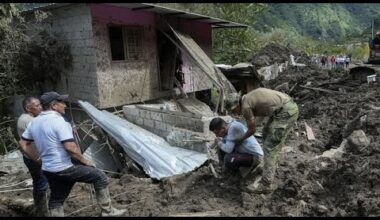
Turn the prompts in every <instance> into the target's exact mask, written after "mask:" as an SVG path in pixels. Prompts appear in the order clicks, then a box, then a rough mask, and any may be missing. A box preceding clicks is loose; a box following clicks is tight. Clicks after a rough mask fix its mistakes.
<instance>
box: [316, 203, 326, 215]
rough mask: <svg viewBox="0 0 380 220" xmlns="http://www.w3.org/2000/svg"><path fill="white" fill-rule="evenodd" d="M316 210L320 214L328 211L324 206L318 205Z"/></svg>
mask: <svg viewBox="0 0 380 220" xmlns="http://www.w3.org/2000/svg"><path fill="white" fill-rule="evenodd" d="M317 210H318V212H320V213H326V212H328V211H329V209H328V208H327V207H326V206H324V205H318V206H317Z"/></svg>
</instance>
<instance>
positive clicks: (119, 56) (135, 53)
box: [108, 25, 144, 61]
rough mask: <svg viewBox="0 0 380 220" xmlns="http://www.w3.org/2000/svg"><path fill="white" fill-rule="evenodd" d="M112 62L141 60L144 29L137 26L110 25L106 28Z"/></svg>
mask: <svg viewBox="0 0 380 220" xmlns="http://www.w3.org/2000/svg"><path fill="white" fill-rule="evenodd" d="M108 32H109V38H110V45H111V58H112V60H115V61H116V60H139V59H142V58H143V54H144V53H143V52H144V50H143V49H144V47H143V40H144V29H143V28H142V27H138V26H122V25H112V26H109V27H108Z"/></svg>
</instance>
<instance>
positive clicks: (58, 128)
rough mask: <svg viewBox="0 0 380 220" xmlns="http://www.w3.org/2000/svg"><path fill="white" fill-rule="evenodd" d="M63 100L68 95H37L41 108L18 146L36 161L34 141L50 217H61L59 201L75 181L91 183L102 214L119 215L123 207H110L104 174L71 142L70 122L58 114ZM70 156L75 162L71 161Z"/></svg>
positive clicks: (63, 107) (68, 191)
mask: <svg viewBox="0 0 380 220" xmlns="http://www.w3.org/2000/svg"><path fill="white" fill-rule="evenodd" d="M67 99H68V95H60V94H58V93H56V92H46V93H44V94H43V95H42V96H41V98H40V100H41V103H42V107H43V109H44V111H42V112H41V113H40V114H39V115H38V116H37V117H36V118H35V119H34V120H33V121H32V122H31V123H30V125H29V126H28V127H27V129H26V130H25V132H24V133H23V134H22V139H21V140H20V145H21V148H22V149H23V151H24V152H25V153H26V154H27V155H28V156H29V157H30V158H31V159H33V160H35V161H38V158H36V155H35V154H34V153H33V151H32V150H31V149H32V146H31V142H34V143H35V147H36V151H37V152H38V154H39V155H40V158H41V161H42V170H43V173H44V175H45V176H46V177H47V179H48V182H49V186H50V190H51V193H50V200H49V211H50V216H64V211H63V203H64V201H65V200H66V198H67V197H68V195H69V193H70V191H71V189H72V187H73V186H74V184H75V183H76V182H84V183H92V184H93V185H94V188H95V191H96V199H97V202H98V205H99V206H100V208H101V210H102V212H101V215H102V216H120V215H122V214H124V212H125V210H119V209H116V208H114V207H112V205H111V199H110V195H109V190H108V179H107V176H106V175H105V174H104V173H103V172H102V171H100V170H98V169H96V168H95V167H94V165H93V163H92V162H91V161H89V160H87V159H86V158H84V157H83V155H82V154H81V152H80V149H79V147H78V146H77V145H76V144H75V142H74V137H73V131H72V127H71V125H70V124H69V123H68V122H66V121H65V120H64V118H63V116H62V115H63V114H65V108H66V104H65V101H66V100H67ZM72 159H74V160H75V161H78V162H79V164H77V163H75V164H73V162H72Z"/></svg>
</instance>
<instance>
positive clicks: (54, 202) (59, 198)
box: [43, 164, 108, 209]
mask: <svg viewBox="0 0 380 220" xmlns="http://www.w3.org/2000/svg"><path fill="white" fill-rule="evenodd" d="M43 172H44V174H45V176H46V177H47V179H48V181H49V186H50V191H51V193H50V200H49V209H54V208H57V207H60V206H63V203H64V202H65V200H66V198H67V197H68V196H69V194H70V191H71V189H72V188H73V186H74V184H75V183H76V182H82V183H92V184H93V185H94V188H95V191H99V190H101V189H104V188H106V187H107V185H108V178H107V176H106V174H104V173H103V172H102V171H100V170H98V169H96V168H95V167H91V166H84V165H80V164H76V165H74V166H72V167H70V168H67V169H65V170H63V171H60V172H57V173H51V172H47V171H43Z"/></svg>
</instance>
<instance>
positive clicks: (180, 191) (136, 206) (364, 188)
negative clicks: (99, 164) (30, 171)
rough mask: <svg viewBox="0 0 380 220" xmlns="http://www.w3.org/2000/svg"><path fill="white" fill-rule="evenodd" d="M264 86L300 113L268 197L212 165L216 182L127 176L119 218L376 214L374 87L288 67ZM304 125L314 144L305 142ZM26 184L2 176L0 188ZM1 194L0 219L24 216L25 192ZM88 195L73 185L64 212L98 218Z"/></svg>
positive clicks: (200, 174)
mask: <svg viewBox="0 0 380 220" xmlns="http://www.w3.org/2000/svg"><path fill="white" fill-rule="evenodd" d="M285 82H287V84H284V83H285ZM265 86H266V87H268V88H276V89H278V90H280V91H284V92H286V93H288V94H290V95H291V96H292V97H293V99H294V100H295V101H296V103H297V104H298V105H299V109H300V117H299V119H298V122H297V125H296V127H295V128H294V129H293V130H292V131H291V133H290V134H289V137H288V139H287V142H286V147H285V148H284V149H283V157H282V159H281V161H280V163H279V167H278V169H277V173H276V178H275V190H274V191H273V193H271V194H268V195H254V194H251V193H246V192H243V191H242V190H241V189H240V185H241V182H242V181H241V178H240V176H239V174H230V173H221V170H220V168H219V166H218V164H217V162H212V163H213V165H214V167H215V168H216V171H217V172H218V174H219V178H215V177H214V176H213V174H212V173H211V172H210V168H209V166H208V165H207V164H206V165H204V166H202V167H200V168H199V169H197V170H196V171H194V172H192V173H189V174H187V175H185V176H182V177H178V178H177V179H175V180H173V181H162V182H158V181H153V180H151V179H150V178H146V177H143V176H141V175H138V174H135V173H126V174H123V175H122V176H121V177H120V178H111V183H110V189H111V190H110V191H111V196H112V197H113V198H114V199H113V202H114V204H115V206H118V207H121V206H123V207H126V208H127V210H128V212H127V214H126V216H170V215H175V214H179V213H197V212H206V211H220V215H221V216H379V215H380V200H379V199H378V198H379V194H380V184H379V183H380V181H379V178H380V144H379V143H380V137H379V134H380V110H379V109H380V87H379V83H378V82H374V83H371V84H368V83H366V82H364V83H363V82H359V81H356V80H353V79H351V77H350V76H349V75H348V74H347V72H345V71H328V70H321V69H317V68H313V67H305V68H296V67H290V68H288V69H287V70H286V71H285V72H283V73H280V75H279V77H278V78H277V79H275V80H272V81H269V82H265ZM305 87H313V88H314V89H310V88H305ZM315 88H317V89H315ZM318 89H319V90H318ZM321 89H322V90H321ZM305 122H306V123H307V124H308V125H309V126H310V127H312V129H313V131H314V134H315V137H316V140H308V139H307V137H306V134H305V126H304V123H305ZM359 129H361V130H362V131H363V132H364V135H363V133H361V134H362V136H361V139H360V140H361V141H359V142H358V141H355V137H353V136H352V132H353V131H354V130H359ZM342 142H343V143H346V144H345V145H344V146H345V147H344V149H345V150H344V151H343V153H341V154H340V155H334V156H326V157H320V156H321V155H322V154H323V153H324V152H325V153H326V152H327V151H328V152H331V151H332V150H333V151H334V149H340V148H339V147H340V146H341V143H342ZM0 175H2V174H0ZM26 178H28V176H27V175H18V176H16V175H13V176H10V175H6V174H3V176H1V177H0V185H4V184H6V183H12V182H17V181H22V180H24V179H26ZM20 187H22V186H20ZM1 190H3V189H1ZM1 195H2V201H1V204H0V216H30V214H29V213H30V210H31V204H29V205H27V201H26V200H27V199H29V202H30V199H31V198H32V197H31V191H30V190H29V191H18V192H4V193H1ZM91 195H93V193H91V189H90V187H89V185H85V184H76V185H75V187H74V189H73V191H72V192H71V194H70V197H69V198H68V200H67V201H66V203H65V214H66V215H69V216H98V215H99V213H100V210H99V208H98V207H97V206H96V205H92V204H94V202H95V200H94V198H92V197H91ZM7 198H8V200H7ZM17 198H20V199H23V203H22V204H21V205H19V206H18V205H17V204H16V205H15V204H13V203H14V202H13V203H12V202H10V201H12V200H15V199H17Z"/></svg>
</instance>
